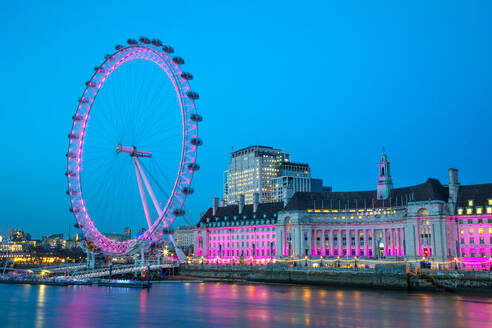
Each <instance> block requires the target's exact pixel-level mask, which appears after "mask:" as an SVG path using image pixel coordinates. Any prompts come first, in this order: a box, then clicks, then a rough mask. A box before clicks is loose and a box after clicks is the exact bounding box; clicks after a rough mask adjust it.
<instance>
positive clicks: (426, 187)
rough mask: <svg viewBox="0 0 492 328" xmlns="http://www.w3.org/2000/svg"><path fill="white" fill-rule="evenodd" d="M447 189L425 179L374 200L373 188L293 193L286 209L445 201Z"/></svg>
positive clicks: (435, 180) (397, 204)
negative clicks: (422, 181) (423, 181)
mask: <svg viewBox="0 0 492 328" xmlns="http://www.w3.org/2000/svg"><path fill="white" fill-rule="evenodd" d="M448 195H449V192H448V188H447V187H445V186H443V185H442V184H441V183H440V182H439V180H437V179H432V178H429V179H427V181H426V182H425V183H423V184H419V185H415V186H410V187H404V188H395V189H392V190H391V192H390V196H389V197H388V199H385V200H377V197H376V196H377V191H376V190H369V191H347V192H296V193H295V194H294V196H293V197H292V199H291V200H290V201H289V203H288V204H287V206H286V207H285V209H286V210H305V209H361V208H372V207H375V208H379V207H388V206H401V205H406V204H407V203H408V202H415V201H417V202H418V201H428V200H442V201H447V200H448Z"/></svg>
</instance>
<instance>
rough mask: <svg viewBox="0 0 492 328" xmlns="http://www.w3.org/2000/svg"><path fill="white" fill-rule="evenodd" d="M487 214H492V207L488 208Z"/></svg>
mask: <svg viewBox="0 0 492 328" xmlns="http://www.w3.org/2000/svg"><path fill="white" fill-rule="evenodd" d="M487 214H492V207H491V206H487Z"/></svg>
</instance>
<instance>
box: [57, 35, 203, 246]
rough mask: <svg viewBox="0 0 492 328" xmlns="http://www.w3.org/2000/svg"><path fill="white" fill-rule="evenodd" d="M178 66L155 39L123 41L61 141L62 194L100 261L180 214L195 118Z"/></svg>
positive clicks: (194, 145)
mask: <svg viewBox="0 0 492 328" xmlns="http://www.w3.org/2000/svg"><path fill="white" fill-rule="evenodd" d="M183 65H184V59H182V58H181V57H178V56H176V55H175V54H174V49H173V48H172V47H171V46H169V45H164V44H163V43H162V42H161V41H160V40H158V39H148V38H145V37H142V38H140V39H139V40H135V39H129V40H127V44H126V45H117V46H116V47H115V51H114V52H113V53H111V54H108V55H106V56H105V57H104V61H103V62H102V64H100V65H97V66H96V67H95V68H94V73H93V74H92V77H91V78H90V79H89V80H88V81H87V82H86V83H85V89H84V92H83V93H82V96H81V97H80V99H79V100H78V106H77V110H76V112H75V114H74V115H73V117H72V128H71V131H70V134H69V135H68V138H69V144H68V152H67V153H66V157H67V170H66V172H65V175H66V177H67V182H68V189H67V194H68V195H69V197H70V204H71V205H70V211H71V212H73V215H74V216H75V219H76V221H77V225H78V227H79V228H80V229H81V230H82V232H83V234H84V237H85V239H86V240H88V241H89V242H91V243H92V244H93V245H94V246H95V247H96V248H97V249H98V250H100V251H101V252H102V253H104V254H108V255H124V254H133V253H135V252H136V250H137V249H141V248H142V247H144V248H145V247H148V246H149V245H151V244H152V243H155V242H159V241H160V240H162V239H164V238H167V237H168V236H169V234H170V231H171V226H172V224H173V222H174V221H175V220H176V219H177V218H179V217H180V216H183V215H184V214H185V210H184V203H185V200H186V198H187V196H188V195H190V194H192V193H193V188H192V186H191V182H192V178H193V174H194V173H195V171H196V170H198V169H199V165H198V164H197V161H196V158H197V149H198V147H199V146H201V145H202V141H201V140H200V139H199V138H198V126H197V125H198V123H199V122H200V121H201V120H202V117H201V116H200V115H199V114H198V113H197V111H196V108H195V101H196V100H197V99H198V98H199V95H198V93H196V92H195V91H193V90H192V89H191V87H190V81H191V80H192V79H193V75H192V74H191V73H188V72H185V71H183V70H182V66H183ZM123 229H125V230H126V231H125V234H123V233H122V232H123ZM115 231H116V232H117V233H116V232H115ZM120 232H121V234H120ZM132 232H133V233H132ZM170 238H171V239H172V235H171V236H170Z"/></svg>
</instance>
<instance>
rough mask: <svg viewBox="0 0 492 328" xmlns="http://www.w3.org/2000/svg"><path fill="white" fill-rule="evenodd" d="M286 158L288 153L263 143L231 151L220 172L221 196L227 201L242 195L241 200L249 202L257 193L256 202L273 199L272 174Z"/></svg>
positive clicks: (286, 160) (230, 202) (231, 202)
mask: <svg viewBox="0 0 492 328" xmlns="http://www.w3.org/2000/svg"><path fill="white" fill-rule="evenodd" d="M289 161H290V154H289V153H284V152H282V151H281V150H280V149H274V148H272V147H265V146H250V147H247V148H244V149H240V150H238V151H235V152H233V153H232V155H231V162H230V164H229V166H228V170H227V171H226V172H227V173H226V175H225V176H224V183H227V187H224V200H225V203H226V204H227V205H232V204H238V203H239V195H244V198H245V204H253V194H254V193H258V194H259V201H260V203H268V202H272V201H274V200H275V188H274V182H273V180H274V178H275V177H277V176H278V171H279V166H280V164H282V163H286V162H289Z"/></svg>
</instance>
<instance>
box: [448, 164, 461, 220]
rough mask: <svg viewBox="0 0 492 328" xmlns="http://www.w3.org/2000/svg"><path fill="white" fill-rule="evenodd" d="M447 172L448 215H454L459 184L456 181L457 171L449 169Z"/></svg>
mask: <svg viewBox="0 0 492 328" xmlns="http://www.w3.org/2000/svg"><path fill="white" fill-rule="evenodd" d="M448 172H449V185H448V189H449V199H448V206H449V214H451V215H454V214H455V213H456V203H457V202H458V191H459V189H460V183H459V181H458V170H457V169H453V168H450V169H449V170H448Z"/></svg>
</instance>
